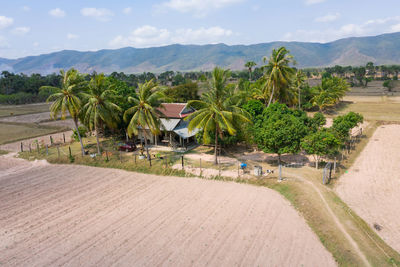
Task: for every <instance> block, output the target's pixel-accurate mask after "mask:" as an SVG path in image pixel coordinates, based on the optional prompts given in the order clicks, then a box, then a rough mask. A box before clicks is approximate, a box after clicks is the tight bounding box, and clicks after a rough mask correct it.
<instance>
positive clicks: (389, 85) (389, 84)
mask: <svg viewBox="0 0 400 267" xmlns="http://www.w3.org/2000/svg"><path fill="white" fill-rule="evenodd" d="M383 87H386V88H387V89H388V91H389V92H391V91H392V90H393V88H394V87H395V84H394V82H393V81H391V80H386V81H384V82H383Z"/></svg>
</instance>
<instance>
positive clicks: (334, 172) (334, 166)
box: [333, 157, 336, 175]
mask: <svg viewBox="0 0 400 267" xmlns="http://www.w3.org/2000/svg"><path fill="white" fill-rule="evenodd" d="M335 174H336V157H335V161H334V162H333V175H335Z"/></svg>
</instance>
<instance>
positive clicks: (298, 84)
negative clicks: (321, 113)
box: [292, 70, 307, 109]
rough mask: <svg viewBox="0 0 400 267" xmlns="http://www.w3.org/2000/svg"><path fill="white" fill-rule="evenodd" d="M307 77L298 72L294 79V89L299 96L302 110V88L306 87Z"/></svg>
mask: <svg viewBox="0 0 400 267" xmlns="http://www.w3.org/2000/svg"><path fill="white" fill-rule="evenodd" d="M306 80H307V77H306V75H305V74H304V73H303V72H302V71H301V70H298V71H297V72H296V74H295V76H294V77H293V83H292V86H293V89H294V90H297V92H298V94H297V98H298V101H299V109H301V88H302V87H303V86H304V83H305V82H306Z"/></svg>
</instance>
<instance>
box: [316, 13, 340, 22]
mask: <svg viewBox="0 0 400 267" xmlns="http://www.w3.org/2000/svg"><path fill="white" fill-rule="evenodd" d="M338 18H340V13H336V14H328V15H326V16H322V17H318V18H316V19H315V21H316V22H332V21H335V20H337V19H338Z"/></svg>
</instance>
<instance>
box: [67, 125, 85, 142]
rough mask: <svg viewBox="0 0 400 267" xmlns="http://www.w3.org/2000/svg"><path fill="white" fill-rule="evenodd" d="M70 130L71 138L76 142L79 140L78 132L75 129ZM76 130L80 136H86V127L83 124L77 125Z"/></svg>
mask: <svg viewBox="0 0 400 267" xmlns="http://www.w3.org/2000/svg"><path fill="white" fill-rule="evenodd" d="M72 131H73V134H72V136H71V138H72V139H74V140H75V141H77V142H78V141H79V136H78V133H77V132H76V130H75V129H74V130H72ZM78 131H79V134H80V135H81V137H87V135H86V133H87V129H86V127H85V126H82V125H81V126H79V127H78Z"/></svg>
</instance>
